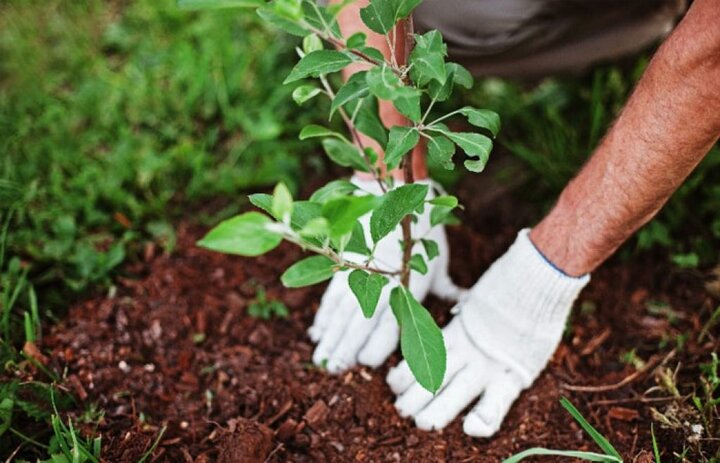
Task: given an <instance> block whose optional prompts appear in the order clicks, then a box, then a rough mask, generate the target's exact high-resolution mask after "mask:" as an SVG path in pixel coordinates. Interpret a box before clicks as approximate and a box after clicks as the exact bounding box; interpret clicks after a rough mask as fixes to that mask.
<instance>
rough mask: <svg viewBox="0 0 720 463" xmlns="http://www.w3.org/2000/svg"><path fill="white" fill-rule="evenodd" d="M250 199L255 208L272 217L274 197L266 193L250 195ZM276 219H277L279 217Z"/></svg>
mask: <svg viewBox="0 0 720 463" xmlns="http://www.w3.org/2000/svg"><path fill="white" fill-rule="evenodd" d="M248 199H249V200H250V203H251V204H252V205H253V206H255V207H257V208H259V209H262V210H263V211H265V212H267V213H268V214H270V215H272V195H269V194H266V193H254V194H251V195H248ZM273 217H274V216H273ZM275 218H276V219H277V217H275Z"/></svg>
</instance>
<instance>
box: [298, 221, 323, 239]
mask: <svg viewBox="0 0 720 463" xmlns="http://www.w3.org/2000/svg"><path fill="white" fill-rule="evenodd" d="M329 228H330V227H329V225H328V221H327V219H326V218H325V217H315V218H314V219H310V220H309V221H308V222H307V223H306V224H305V226H304V227H302V229H300V231H299V233H300V236H303V237H310V238H313V237H322V236H327V234H328V232H329Z"/></svg>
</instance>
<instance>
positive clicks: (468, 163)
mask: <svg viewBox="0 0 720 463" xmlns="http://www.w3.org/2000/svg"><path fill="white" fill-rule="evenodd" d="M486 164H487V161H484V160H473V159H466V160H465V162H463V165H464V166H465V168H466V169H467V170H469V171H470V172H476V173H479V172H482V171H483V170H485V165H486Z"/></svg>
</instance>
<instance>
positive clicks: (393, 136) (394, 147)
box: [385, 126, 420, 169]
mask: <svg viewBox="0 0 720 463" xmlns="http://www.w3.org/2000/svg"><path fill="white" fill-rule="evenodd" d="M419 140H420V134H419V132H418V131H417V129H415V128H414V127H402V126H395V127H393V128H391V129H390V137H389V139H388V144H387V149H386V151H385V164H387V166H388V169H394V168H396V167H397V166H398V165H400V161H401V160H402V158H403V156H405V155H406V154H407V153H408V152H409V151H410V150H412V149H413V148H415V145H417V144H418V141H419Z"/></svg>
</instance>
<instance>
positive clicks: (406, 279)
mask: <svg viewBox="0 0 720 463" xmlns="http://www.w3.org/2000/svg"><path fill="white" fill-rule="evenodd" d="M396 27H399V28H400V30H401V32H402V34H403V38H404V40H405V44H404V45H405V46H404V47H403V55H404V56H403V62H402V65H403V66H406V65H407V63H408V61H409V56H410V51H411V50H412V47H413V19H412V16H409V17H408V18H407V19H403V20H401V21H400V23H399V24H398V25H397V26H396ZM393 37H395V36H394V35H393ZM402 78H403V80H404V81H405V84H411V83H410V82H408V76H407V74H405V75H403V76H402ZM402 168H403V178H404V180H405V185H409V184H411V183H414V182H415V179H414V177H413V151H410V154H408V155H407V156H405V157H404V158H403V161H402ZM411 224H412V216H411V215H410V214H408V215H406V216H405V217H403V219H402V222H401V227H402V235H403V260H402V270H401V273H400V282H401V284H402V285H403V286H405V287H406V288H409V287H410V258H411V257H412V248H413V239H412V229H411Z"/></svg>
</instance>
